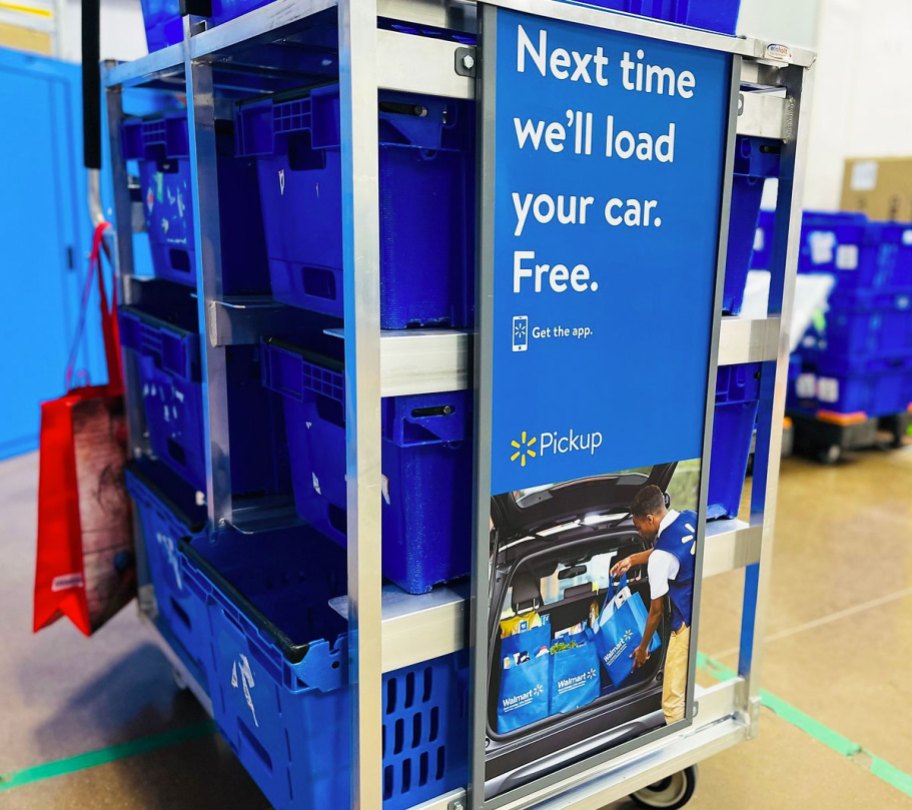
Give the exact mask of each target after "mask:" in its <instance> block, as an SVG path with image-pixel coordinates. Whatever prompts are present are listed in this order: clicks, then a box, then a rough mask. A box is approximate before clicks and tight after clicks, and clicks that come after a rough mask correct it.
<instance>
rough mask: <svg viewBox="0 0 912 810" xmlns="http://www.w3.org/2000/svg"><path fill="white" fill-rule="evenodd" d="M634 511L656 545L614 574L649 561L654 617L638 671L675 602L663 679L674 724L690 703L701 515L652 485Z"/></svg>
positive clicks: (637, 659) (637, 654) (637, 653)
mask: <svg viewBox="0 0 912 810" xmlns="http://www.w3.org/2000/svg"><path fill="white" fill-rule="evenodd" d="M630 513H631V517H632V518H633V525H634V526H635V527H636V530H637V532H639V534H640V536H641V537H643V539H644V540H646V542H647V543H650V544H651V545H652V548H650V549H647V550H646V551H642V552H639V553H637V554H632V555H630V556H629V557H626V558H624V559H623V560H621V561H620V562H618V563H617V564H616V565H614V566H613V567H612V569H611V575H612V576H615V577H619V576H621V575H622V574H625V573H626V572H627V571H629V570H630V569H631V568H633V567H635V566H638V565H645V566H646V571H647V574H648V577H649V594H650V604H649V617H648V619H647V621H646V631H645V632H644V633H643V641H642V642H641V643H640V645H639V646H638V647H637V648H636V649H635V650H634V652H633V653H632V656H631V657H632V658H633V659H634V660H633V667H634V669H638V668H639V667H641V666H643V664H645V663H646V661H647V660H648V659H649V652H648V645H649V640H650V639H651V638H652V635H653V633H654V632H655V631H656V628H658V626H659V623H660V622H661V620H662V615H663V613H664V612H665V604H666V603H665V599H666V597H667V598H668V600H669V601H670V603H671V637H670V639H669V642H668V650H667V652H666V656H665V671H664V675H663V680H662V711H663V713H664V714H665V722H666V723H667V724H671V723H674V722H676V721H678V720H683V719H684V710H685V706H686V701H687V663H688V653H689V650H690V624H691V615H692V609H693V580H694V561H695V559H696V558H695V554H696V536H697V514H696V512H692V511H684V512H678V511H676V510H674V509H668V508H666V506H665V495H664V493H663V492H662V490H661V489H659V488H658V487H657V486H653V485H649V486H645V487H643V488H642V489H641V490H640V491H639V492H638V493H637V494H636V497H635V498H634V500H633V503H632V504H631V506H630Z"/></svg>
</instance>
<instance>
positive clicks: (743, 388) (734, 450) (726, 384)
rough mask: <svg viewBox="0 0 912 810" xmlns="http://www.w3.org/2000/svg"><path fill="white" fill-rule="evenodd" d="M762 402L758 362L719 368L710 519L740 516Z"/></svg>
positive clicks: (710, 480)
mask: <svg viewBox="0 0 912 810" xmlns="http://www.w3.org/2000/svg"><path fill="white" fill-rule="evenodd" d="M759 404H760V364H759V363H747V364H745V365H740V366H721V367H720V368H719V371H718V373H717V375H716V407H715V415H714V417H713V439H712V456H711V461H710V467H709V496H708V504H707V512H706V516H707V518H708V519H709V520H714V519H716V518H735V517H737V516H738V509H739V507H740V506H741V490H742V489H744V478H745V476H746V475H747V462H748V460H749V458H750V448H751V438H752V437H753V433H754V423H755V422H756V421H757V409H758V407H759Z"/></svg>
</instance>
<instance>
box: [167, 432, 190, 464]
mask: <svg viewBox="0 0 912 810" xmlns="http://www.w3.org/2000/svg"><path fill="white" fill-rule="evenodd" d="M168 455H169V456H171V458H173V459H174V460H175V461H176V462H177V463H178V464H180V465H181V466H184V465H186V463H187V454H186V453H185V452H184V448H183V447H181V445H179V444H178V443H177V442H176V441H175V440H174V439H173V438H171V437H169V438H168Z"/></svg>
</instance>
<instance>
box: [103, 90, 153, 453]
mask: <svg viewBox="0 0 912 810" xmlns="http://www.w3.org/2000/svg"><path fill="white" fill-rule="evenodd" d="M104 92H105V106H106V108H107V119H108V121H107V126H108V143H109V145H110V154H111V179H112V181H113V186H114V189H113V190H114V246H115V257H116V262H117V276H118V279H119V285H120V287H119V289H118V296H119V299H120V301H121V302H123V303H125V304H130V303H132V302H131V301H130V300H129V299H128V297H127V295H128V291H129V288H130V285H129V279H130V278H131V277H132V276H133V217H132V214H133V211H132V208H131V205H132V204H131V202H130V190H129V187H128V180H129V178H128V176H127V164H126V161H125V160H124V157H123V145H122V143H121V140H120V129H121V124H122V122H123V88H122V87H120V86H117V87H108V88H105V91H104ZM99 193H100V190H99ZM135 365H136V364H135V363H134V362H133V358H132V357H131V355H130V352H124V355H123V366H124V367H123V372H124V385H125V387H126V390H127V396H126V417H127V435H128V439H129V446H130V455H131V456H133V457H134V458H135V457H137V456H139V455H141V454H142V452H143V442H144V439H143V434H144V431H145V416H144V414H143V411H142V402H141V398H140V397H139V396H135V395H134V392H137V391H138V390H139V389H138V386H137V379H138V378H137V374H136V368H135Z"/></svg>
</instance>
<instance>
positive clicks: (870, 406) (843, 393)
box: [787, 350, 912, 418]
mask: <svg viewBox="0 0 912 810" xmlns="http://www.w3.org/2000/svg"><path fill="white" fill-rule="evenodd" d="M802 355H803V358H804V369H803V371H802V373H801V375H800V376H799V377H798V379H797V380H796V381H795V382H794V384H793V385H790V386H789V394H788V400H787V404H788V406H789V407H790V408H795V409H800V410H803V411H808V412H819V411H829V412H832V413H838V414H863V415H865V416H867V417H872V418H873V417H878V416H889V415H892V414H897V413H903V412H904V411H906V410H908V408H909V406H910V403H912V354H910V353H908V352H905V353H902V354H897V355H894V356H892V357H870V356H845V355H837V354H832V353H830V352H820V351H814V350H803V351H802Z"/></svg>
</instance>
